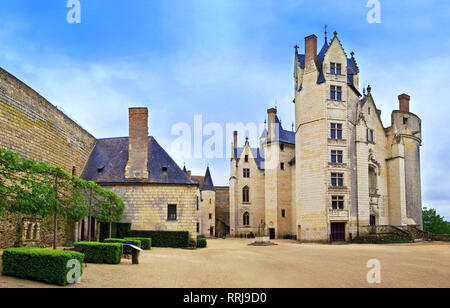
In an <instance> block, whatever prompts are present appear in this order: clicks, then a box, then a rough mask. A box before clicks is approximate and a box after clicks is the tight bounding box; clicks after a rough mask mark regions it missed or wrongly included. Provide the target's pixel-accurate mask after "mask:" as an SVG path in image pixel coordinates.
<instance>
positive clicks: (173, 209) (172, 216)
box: [167, 204, 177, 220]
mask: <svg viewBox="0 0 450 308" xmlns="http://www.w3.org/2000/svg"><path fill="white" fill-rule="evenodd" d="M167 220H177V206H176V205H175V204H169V205H168V206H167Z"/></svg>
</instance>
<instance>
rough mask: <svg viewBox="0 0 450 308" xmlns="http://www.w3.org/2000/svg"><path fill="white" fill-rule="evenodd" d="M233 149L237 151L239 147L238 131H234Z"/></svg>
mask: <svg viewBox="0 0 450 308" xmlns="http://www.w3.org/2000/svg"><path fill="white" fill-rule="evenodd" d="M233 138H234V139H233V148H234V149H235V150H236V149H237V147H238V132H237V130H235V131H234V133H233Z"/></svg>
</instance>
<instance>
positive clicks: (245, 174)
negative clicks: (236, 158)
mask: <svg viewBox="0 0 450 308" xmlns="http://www.w3.org/2000/svg"><path fill="white" fill-rule="evenodd" d="M242 176H243V177H244V178H246V179H249V178H250V168H243V169H242Z"/></svg>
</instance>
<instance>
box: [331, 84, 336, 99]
mask: <svg viewBox="0 0 450 308" xmlns="http://www.w3.org/2000/svg"><path fill="white" fill-rule="evenodd" d="M330 99H332V100H336V87H335V86H331V87H330Z"/></svg>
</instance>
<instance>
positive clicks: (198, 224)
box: [197, 223, 200, 233]
mask: <svg viewBox="0 0 450 308" xmlns="http://www.w3.org/2000/svg"><path fill="white" fill-rule="evenodd" d="M197 233H200V223H197Z"/></svg>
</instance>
